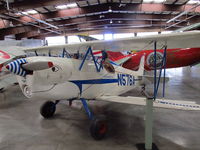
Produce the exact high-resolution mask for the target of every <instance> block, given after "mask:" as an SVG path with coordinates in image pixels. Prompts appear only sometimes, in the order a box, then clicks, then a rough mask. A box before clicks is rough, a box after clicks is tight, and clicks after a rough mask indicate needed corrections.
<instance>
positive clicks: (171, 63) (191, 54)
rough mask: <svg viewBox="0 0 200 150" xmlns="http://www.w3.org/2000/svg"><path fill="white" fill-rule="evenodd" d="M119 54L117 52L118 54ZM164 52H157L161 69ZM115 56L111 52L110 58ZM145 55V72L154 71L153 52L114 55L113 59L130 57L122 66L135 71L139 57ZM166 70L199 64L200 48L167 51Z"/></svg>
mask: <svg viewBox="0 0 200 150" xmlns="http://www.w3.org/2000/svg"><path fill="white" fill-rule="evenodd" d="M118 53H119V52H118ZM163 53H164V50H157V67H158V68H160V67H161V61H162V57H163ZM114 55H115V54H114V53H113V52H112V56H114ZM143 55H145V70H148V71H149V70H153V69H154V50H144V51H140V52H137V53H134V54H130V55H126V56H120V55H119V54H116V55H115V58H118V59H119V58H120V57H130V56H131V58H130V59H129V60H128V61H127V62H125V63H124V64H123V67H124V68H127V69H131V70H137V69H138V66H139V63H140V59H141V57H142V56H143ZM166 56H167V61H166V68H176V67H185V66H192V65H195V64H197V63H199V62H200V48H185V49H180V48H179V49H178V48H177V49H167V55H166Z"/></svg>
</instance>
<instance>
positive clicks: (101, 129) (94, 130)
mask: <svg viewBox="0 0 200 150" xmlns="http://www.w3.org/2000/svg"><path fill="white" fill-rule="evenodd" d="M107 131H108V125H107V121H106V118H105V116H99V117H95V118H94V119H93V120H92V122H91V125H90V134H91V136H92V137H93V138H94V139H95V140H102V139H103V138H104V137H105V135H106V133H107Z"/></svg>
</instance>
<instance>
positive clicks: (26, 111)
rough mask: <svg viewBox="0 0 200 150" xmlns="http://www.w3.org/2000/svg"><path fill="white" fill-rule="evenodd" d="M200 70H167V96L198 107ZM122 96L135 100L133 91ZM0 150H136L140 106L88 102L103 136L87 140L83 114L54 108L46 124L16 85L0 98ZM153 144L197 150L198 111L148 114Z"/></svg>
mask: <svg viewBox="0 0 200 150" xmlns="http://www.w3.org/2000/svg"><path fill="white" fill-rule="evenodd" d="M199 73H200V67H194V68H192V69H188V68H184V69H172V70H170V71H168V75H170V76H173V78H172V79H171V80H170V82H169V83H168V84H167V91H166V92H167V95H166V96H167V97H168V98H171V99H181V100H191V101H196V102H197V103H200V94H199V92H200V76H199ZM125 95H133V96H141V95H140V94H138V91H136V90H134V91H131V92H128V93H126V94H125ZM0 102H1V105H0V150H82V149H84V150H86V149H87V150H94V149H95V150H102V149H104V150H112V149H113V150H114V149H115V150H116V149H117V150H120V149H123V150H126V149H127V150H130V149H132V150H136V149H137V148H136V146H135V145H136V144H137V143H141V142H144V107H143V106H135V105H127V104H117V103H109V102H90V103H91V105H92V108H93V109H94V110H95V111H96V112H102V113H104V114H105V115H107V117H108V120H109V126H110V128H109V133H108V135H107V137H106V138H105V139H104V140H102V141H95V140H93V139H92V138H91V137H90V134H89V130H88V125H89V121H88V119H87V116H86V114H85V113H84V111H83V110H78V109H74V108H70V107H68V106H66V105H65V104H59V105H58V106H57V112H56V115H55V117H53V118H52V119H48V120H47V119H43V118H42V117H41V116H40V114H39V108H40V105H41V104H42V103H43V101H40V100H27V99H26V98H25V97H24V96H23V95H22V94H21V92H20V90H19V88H18V86H13V87H11V88H9V90H7V91H6V92H4V93H1V94H0ZM153 133H154V135H153V138H154V143H156V145H157V146H158V148H159V149H160V150H199V149H200V138H199V137H200V112H199V111H182V110H169V109H161V108H155V109H154V129H153Z"/></svg>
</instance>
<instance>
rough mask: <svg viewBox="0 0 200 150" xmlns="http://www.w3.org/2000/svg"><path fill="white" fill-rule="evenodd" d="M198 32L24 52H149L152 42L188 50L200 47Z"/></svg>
mask: <svg viewBox="0 0 200 150" xmlns="http://www.w3.org/2000/svg"><path fill="white" fill-rule="evenodd" d="M199 39H200V32H198V31H193V32H180V33H170V34H159V35H152V36H146V37H132V38H123V39H115V40H111V41H105V40H98V41H89V42H82V43H76V44H65V45H59V46H45V47H37V48H30V49H27V50H26V52H35V51H37V52H41V53H44V54H45V53H46V52H48V51H51V52H53V51H60V50H63V49H66V50H67V51H69V52H76V51H77V50H78V51H79V52H83V51H86V50H87V48H88V47H90V46H91V47H92V49H93V50H107V51H130V50H149V49H153V48H154V46H153V42H154V41H157V48H158V49H159V48H162V47H163V45H167V48H188V47H200V42H199Z"/></svg>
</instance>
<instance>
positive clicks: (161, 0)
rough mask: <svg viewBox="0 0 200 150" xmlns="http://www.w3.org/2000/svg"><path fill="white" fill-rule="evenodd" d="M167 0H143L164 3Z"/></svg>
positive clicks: (144, 1)
mask: <svg viewBox="0 0 200 150" xmlns="http://www.w3.org/2000/svg"><path fill="white" fill-rule="evenodd" d="M165 1H166V0H143V3H164V2H165Z"/></svg>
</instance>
